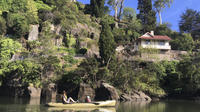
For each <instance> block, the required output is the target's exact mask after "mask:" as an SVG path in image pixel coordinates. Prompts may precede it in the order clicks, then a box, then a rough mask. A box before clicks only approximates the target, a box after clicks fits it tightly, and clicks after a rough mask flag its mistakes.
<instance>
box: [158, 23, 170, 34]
mask: <svg viewBox="0 0 200 112" xmlns="http://www.w3.org/2000/svg"><path fill="white" fill-rule="evenodd" d="M171 32H172V31H171V29H170V24H168V23H164V24H161V25H159V26H157V27H156V30H155V34H157V35H167V36H169V37H171V35H170V34H171Z"/></svg>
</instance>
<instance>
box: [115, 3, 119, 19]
mask: <svg viewBox="0 0 200 112" xmlns="http://www.w3.org/2000/svg"><path fill="white" fill-rule="evenodd" d="M117 13H118V8H117V5H116V6H115V20H117Z"/></svg>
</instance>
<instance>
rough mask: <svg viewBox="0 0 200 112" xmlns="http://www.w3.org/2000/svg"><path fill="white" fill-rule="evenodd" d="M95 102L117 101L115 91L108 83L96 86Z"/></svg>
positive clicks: (117, 97) (117, 96)
mask: <svg viewBox="0 0 200 112" xmlns="http://www.w3.org/2000/svg"><path fill="white" fill-rule="evenodd" d="M95 94H96V95H95V100H118V99H119V95H118V93H117V90H116V89H115V88H114V87H113V86H111V85H109V84H108V83H100V84H98V86H97V88H96V91H95Z"/></svg>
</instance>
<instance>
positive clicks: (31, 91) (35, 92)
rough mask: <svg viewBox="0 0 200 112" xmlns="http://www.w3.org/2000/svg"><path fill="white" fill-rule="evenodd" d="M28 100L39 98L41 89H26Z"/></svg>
mask: <svg viewBox="0 0 200 112" xmlns="http://www.w3.org/2000/svg"><path fill="white" fill-rule="evenodd" d="M28 90H29V95H30V98H40V96H41V88H35V87H32V86H29V87H28Z"/></svg>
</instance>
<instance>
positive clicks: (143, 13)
mask: <svg viewBox="0 0 200 112" xmlns="http://www.w3.org/2000/svg"><path fill="white" fill-rule="evenodd" d="M138 10H139V11H140V13H139V14H138V18H139V19H140V20H141V21H142V25H143V30H142V33H146V32H149V31H151V30H154V29H155V27H156V17H155V15H156V13H155V11H153V9H152V0H138Z"/></svg>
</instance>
